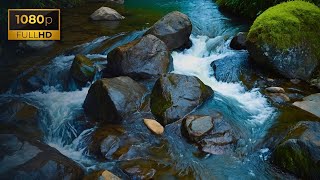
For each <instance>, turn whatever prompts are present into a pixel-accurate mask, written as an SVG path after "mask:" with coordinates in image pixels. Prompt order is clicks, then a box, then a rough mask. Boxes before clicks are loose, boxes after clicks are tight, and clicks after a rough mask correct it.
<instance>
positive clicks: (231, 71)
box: [211, 52, 252, 82]
mask: <svg viewBox="0 0 320 180" xmlns="http://www.w3.org/2000/svg"><path fill="white" fill-rule="evenodd" d="M211 67H212V68H213V71H214V76H215V78H216V79H217V80H218V81H223V82H239V81H241V80H242V78H245V77H246V76H251V74H252V70H251V67H250V66H249V62H248V54H247V53H245V52H244V53H237V54H234V55H230V56H226V57H224V58H222V59H219V60H216V61H213V62H212V63H211Z"/></svg>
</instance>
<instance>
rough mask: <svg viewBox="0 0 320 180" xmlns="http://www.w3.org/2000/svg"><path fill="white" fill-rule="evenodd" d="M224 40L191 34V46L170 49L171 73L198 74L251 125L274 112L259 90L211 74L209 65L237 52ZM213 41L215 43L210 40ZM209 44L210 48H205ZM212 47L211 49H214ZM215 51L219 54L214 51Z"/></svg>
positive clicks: (258, 123) (263, 120) (260, 122)
mask: <svg viewBox="0 0 320 180" xmlns="http://www.w3.org/2000/svg"><path fill="white" fill-rule="evenodd" d="M216 40H220V41H223V42H224V40H223V39H221V37H220V36H218V37H216V38H208V37H206V36H191V41H192V43H193V46H192V47H191V48H190V49H188V50H185V51H184V52H173V53H172V57H173V66H174V71H173V73H177V74H184V75H192V76H196V77H198V78H199V79H200V80H201V81H203V83H204V84H206V85H208V86H210V87H211V88H212V89H213V90H214V91H215V92H216V93H220V94H221V95H222V96H224V97H226V98H229V99H233V100H235V102H236V103H237V105H239V106H240V107H241V109H243V111H246V112H247V113H249V114H250V118H248V119H247V120H248V121H247V122H249V123H251V124H253V125H262V124H263V123H264V122H265V121H267V120H268V119H269V118H270V116H271V115H272V114H273V112H274V109H273V108H272V107H271V106H270V105H269V104H268V102H267V99H266V98H265V97H263V95H262V94H261V93H260V92H259V91H258V89H252V90H251V91H246V89H245V88H244V87H243V85H242V84H241V83H240V82H239V83H226V82H219V81H217V80H216V79H215V77H214V76H213V69H212V67H211V66H210V64H211V63H212V62H213V61H215V60H218V59H221V58H223V57H226V56H227V55H232V54H234V53H237V52H236V51H233V50H231V49H229V48H227V45H228V41H226V42H224V43H218V42H217V41H216ZM212 42H214V43H215V44H216V45H214V46H213V45H212V44H210V43H212ZM208 47H210V50H208ZM213 47H214V48H213ZM217 50H218V53H216V52H217Z"/></svg>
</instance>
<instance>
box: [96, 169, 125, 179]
mask: <svg viewBox="0 0 320 180" xmlns="http://www.w3.org/2000/svg"><path fill="white" fill-rule="evenodd" d="M100 177H102V178H99V179H104V180H121V179H120V178H119V177H118V176H116V175H114V174H112V173H111V172H110V171H107V170H105V171H103V173H102V175H101V176H100Z"/></svg>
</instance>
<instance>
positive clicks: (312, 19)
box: [247, 1, 320, 59]
mask: <svg viewBox="0 0 320 180" xmlns="http://www.w3.org/2000/svg"><path fill="white" fill-rule="evenodd" d="M319 20H320V8H319V7H317V6H315V5H314V4H312V3H308V2H304V1H290V2H286V3H281V4H279V5H276V6H274V7H271V8H269V9H268V10H266V11H265V12H264V13H262V14H261V15H260V16H259V17H258V18H257V19H256V20H255V21H254V23H253V25H252V26H251V28H250V31H249V34H248V37H247V38H248V40H249V41H250V42H254V43H256V42H257V43H258V44H264V43H266V44H268V45H271V46H273V47H276V48H278V49H282V50H285V49H288V48H292V47H297V46H299V45H303V47H308V48H310V49H311V52H314V53H315V54H316V56H317V57H319V59H320V51H319V49H320V41H319V39H320V33H319V29H320V21H319Z"/></svg>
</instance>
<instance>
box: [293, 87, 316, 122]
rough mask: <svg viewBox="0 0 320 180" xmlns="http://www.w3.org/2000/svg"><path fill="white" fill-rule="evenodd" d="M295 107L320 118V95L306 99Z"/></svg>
mask: <svg viewBox="0 0 320 180" xmlns="http://www.w3.org/2000/svg"><path fill="white" fill-rule="evenodd" d="M293 105H294V106H296V107H298V108H300V109H303V110H305V111H308V112H310V113H312V114H314V115H316V116H317V117H319V118H320V93H317V94H312V95H310V96H307V97H304V98H303V101H297V102H294V103H293Z"/></svg>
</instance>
